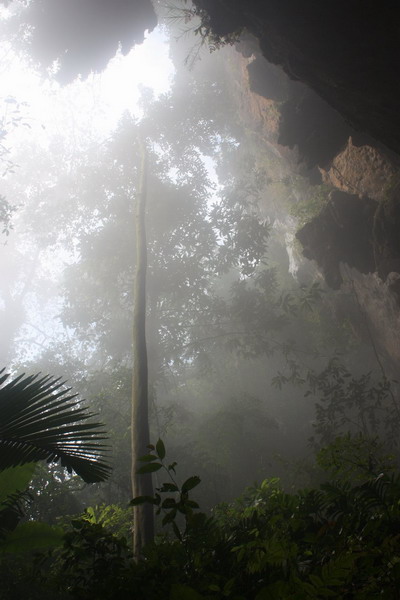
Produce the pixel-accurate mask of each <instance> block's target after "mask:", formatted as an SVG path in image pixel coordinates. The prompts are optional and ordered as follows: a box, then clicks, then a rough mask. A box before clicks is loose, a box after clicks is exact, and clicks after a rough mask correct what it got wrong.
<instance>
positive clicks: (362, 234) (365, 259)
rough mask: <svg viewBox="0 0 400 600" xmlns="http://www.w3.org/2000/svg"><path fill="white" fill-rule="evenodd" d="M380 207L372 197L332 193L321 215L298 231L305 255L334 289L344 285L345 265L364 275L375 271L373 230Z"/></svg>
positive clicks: (298, 237)
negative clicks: (342, 273)
mask: <svg viewBox="0 0 400 600" xmlns="http://www.w3.org/2000/svg"><path fill="white" fill-rule="evenodd" d="M377 207H378V203H377V202H376V201H374V200H371V199H370V198H366V199H360V198H359V197H358V196H355V195H349V194H346V193H345V192H332V193H331V195H330V199H329V202H328V204H327V205H326V206H325V207H324V208H323V209H322V210H321V212H320V214H319V215H318V216H317V217H315V218H314V219H312V220H311V221H310V222H309V223H307V224H306V225H305V226H304V227H302V229H300V231H298V232H297V236H296V237H297V239H298V240H300V242H301V244H302V246H303V255H304V256H305V257H306V258H308V259H310V260H315V261H316V262H317V264H318V266H319V267H320V269H321V271H322V273H323V275H324V278H325V281H326V282H327V284H328V285H329V286H330V287H331V288H333V289H339V288H340V286H341V284H342V283H343V279H342V276H341V274H340V264H341V263H343V262H345V263H347V264H348V265H350V266H351V267H354V268H356V269H357V270H358V271H360V272H361V273H371V272H373V271H375V254H374V245H373V242H372V230H373V224H374V215H375V212H376V210H377Z"/></svg>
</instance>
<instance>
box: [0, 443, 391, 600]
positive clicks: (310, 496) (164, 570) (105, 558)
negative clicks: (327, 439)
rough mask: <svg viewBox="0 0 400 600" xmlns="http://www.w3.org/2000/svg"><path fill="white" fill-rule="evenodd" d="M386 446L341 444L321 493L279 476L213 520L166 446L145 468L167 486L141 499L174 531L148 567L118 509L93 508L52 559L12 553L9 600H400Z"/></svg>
mask: <svg viewBox="0 0 400 600" xmlns="http://www.w3.org/2000/svg"><path fill="white" fill-rule="evenodd" d="M374 447H375V445H374V443H371V441H369V440H366V439H363V438H362V437H360V436H358V437H355V438H351V437H350V436H344V437H341V438H338V439H337V440H336V441H335V442H334V443H333V444H332V445H331V446H329V447H328V448H327V449H325V450H324V451H322V452H320V453H319V455H318V460H319V463H320V464H321V465H323V467H324V468H325V469H328V472H330V473H334V474H335V475H334V477H329V478H328V480H327V481H325V482H324V483H322V484H321V485H320V486H319V487H315V488H313V489H307V490H302V491H297V492H295V493H287V492H286V491H284V490H283V489H282V487H281V485H280V482H279V480H278V479H268V480H265V481H263V482H262V483H261V484H259V485H254V487H251V488H247V489H246V490H245V492H244V493H243V495H242V496H240V497H239V498H237V499H236V500H235V501H234V502H231V503H224V504H220V505H218V506H216V507H215V508H214V509H213V510H212V511H211V513H210V514H208V515H206V514H204V513H202V512H200V510H199V509H198V505H197V503H196V502H195V501H193V500H192V498H191V497H190V496H191V494H192V489H193V488H195V487H196V486H197V485H198V484H199V483H200V481H199V479H198V478H197V477H191V478H189V479H187V480H186V481H185V482H184V483H183V484H182V485H178V484H177V482H176V478H175V467H176V463H172V464H169V465H168V464H167V463H166V462H165V451H164V448H163V445H162V443H160V442H159V443H158V444H157V446H156V447H155V448H154V447H152V448H151V450H150V453H149V455H148V456H147V460H145V461H144V467H143V470H146V469H147V468H150V469H151V470H154V471H155V470H160V472H161V473H162V472H165V473H166V475H167V482H166V483H163V484H162V485H161V486H160V487H159V488H157V491H156V493H155V495H154V497H152V498H139V499H136V500H135V501H133V502H136V503H140V502H143V501H148V502H151V503H152V504H154V505H155V509H156V512H157V513H159V515H160V517H159V518H160V519H162V524H163V526H164V527H163V528H162V532H161V533H160V534H159V536H158V537H157V539H156V541H155V543H154V544H152V545H150V546H148V547H147V548H146V549H145V552H144V555H143V557H142V558H141V559H140V560H139V561H138V562H136V563H135V562H134V561H133V560H132V556H131V553H130V549H129V544H128V542H127V539H126V538H125V537H123V536H122V537H121V536H119V535H118V534H115V533H113V527H112V525H113V515H112V513H113V511H112V510H111V511H108V512H107V511H106V512H105V513H104V511H103V517H102V518H97V519H96V518H95V511H94V510H89V511H87V512H86V513H85V514H84V515H81V516H80V517H78V518H74V519H72V520H71V521H70V522H69V523H67V524H65V525H64V527H65V533H64V536H63V540H62V544H61V545H60V546H59V547H58V548H56V549H54V550H52V551H51V552H47V553H41V554H31V555H27V554H26V553H25V554H20V555H19V554H15V553H14V554H9V555H7V554H4V553H3V555H2V558H1V562H0V580H1V582H2V586H1V592H0V597H1V598H4V599H6V598H7V599H8V600H12V599H14V598H15V599H16V598H26V599H32V600H33V599H39V598H40V599H46V598H49V599H60V600H62V599H66V600H67V599H72V598H73V599H77V600H112V599H117V598H118V600H125V599H126V600H128V599H129V600H130V599H139V598H140V599H144V598H145V599H147V600H153V599H154V600H156V599H157V600H158V599H163V600H164V599H169V600H178V599H179V600H185V599H187V600H197V599H200V598H207V599H213V598H231V599H236V600H253V599H254V600H286V599H293V600H301V599H303V598H304V599H313V598H315V599H318V598H338V599H346V600H347V599H357V600H358V599H359V600H362V599H364V598H377V597H382V598H385V599H396V598H399V589H400V544H399V539H400V503H399V498H400V476H399V474H398V473H396V472H395V470H394V469H393V468H392V467H391V466H390V457H384V458H382V457H380V458H377V457H373V456H372V455H371V452H370V451H371V448H374ZM352 448H353V451H352V450H351V449H352ZM149 465H151V467H149ZM381 469H384V470H381ZM104 515H106V516H104ZM114 521H115V519H114ZM114 525H115V522H114ZM114 530H115V527H114Z"/></svg>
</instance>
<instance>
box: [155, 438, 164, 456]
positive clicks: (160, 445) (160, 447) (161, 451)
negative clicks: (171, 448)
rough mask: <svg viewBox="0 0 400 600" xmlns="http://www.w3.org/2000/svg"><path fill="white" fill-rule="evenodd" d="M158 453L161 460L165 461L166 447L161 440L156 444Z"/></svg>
mask: <svg viewBox="0 0 400 600" xmlns="http://www.w3.org/2000/svg"><path fill="white" fill-rule="evenodd" d="M156 452H157V456H158V458H159V459H160V460H163V458H165V446H164V442H163V441H162V440H161V439H159V440H158V442H157V444H156Z"/></svg>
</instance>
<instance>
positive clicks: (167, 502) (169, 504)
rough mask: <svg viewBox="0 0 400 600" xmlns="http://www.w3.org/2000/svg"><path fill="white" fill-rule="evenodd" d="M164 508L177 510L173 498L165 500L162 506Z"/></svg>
mask: <svg viewBox="0 0 400 600" xmlns="http://www.w3.org/2000/svg"><path fill="white" fill-rule="evenodd" d="M161 507H162V508H175V507H176V501H175V500H174V499H173V498H165V500H164V501H163V503H162V504H161Z"/></svg>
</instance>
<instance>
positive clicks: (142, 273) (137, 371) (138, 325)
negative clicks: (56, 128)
mask: <svg viewBox="0 0 400 600" xmlns="http://www.w3.org/2000/svg"><path fill="white" fill-rule="evenodd" d="M140 147H141V155H142V156H141V169H140V182H139V189H138V197H137V202H136V273H135V278H134V290H133V302H134V308H133V376H132V421H131V441H132V473H131V478H132V493H133V497H134V498H135V497H136V496H152V495H153V482H152V475H151V473H148V474H145V475H137V470H138V468H139V467H140V466H141V465H140V463H139V461H138V459H139V457H140V456H143V455H144V454H147V453H148V448H147V446H148V445H149V443H150V434H149V409H148V366H147V347H146V271H147V242H146V224H145V212H146V196H147V154H146V148H145V145H144V142H142V141H141V142H140ZM153 538H154V511H153V505H151V504H148V503H146V504H143V505H140V506H135V507H134V509H133V553H134V556H135V558H136V559H137V558H139V556H140V554H141V552H142V549H143V546H144V545H145V544H147V543H148V542H151V541H152V540H153Z"/></svg>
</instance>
